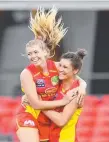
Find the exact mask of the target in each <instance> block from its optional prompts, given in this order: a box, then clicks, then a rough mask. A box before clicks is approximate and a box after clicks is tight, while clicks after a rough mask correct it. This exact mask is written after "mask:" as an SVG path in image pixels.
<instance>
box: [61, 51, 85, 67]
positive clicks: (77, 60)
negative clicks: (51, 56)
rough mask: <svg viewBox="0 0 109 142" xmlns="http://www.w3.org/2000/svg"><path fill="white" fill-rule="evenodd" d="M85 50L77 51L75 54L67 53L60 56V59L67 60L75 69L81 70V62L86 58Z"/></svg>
mask: <svg viewBox="0 0 109 142" xmlns="http://www.w3.org/2000/svg"><path fill="white" fill-rule="evenodd" d="M86 54H87V52H86V50H85V49H79V50H78V51H77V52H67V53H65V54H63V55H62V56H61V59H63V58H64V59H69V60H70V61H71V63H72V66H73V67H74V68H75V69H79V70H80V69H81V67H82V60H83V58H84V57H85V56H86Z"/></svg>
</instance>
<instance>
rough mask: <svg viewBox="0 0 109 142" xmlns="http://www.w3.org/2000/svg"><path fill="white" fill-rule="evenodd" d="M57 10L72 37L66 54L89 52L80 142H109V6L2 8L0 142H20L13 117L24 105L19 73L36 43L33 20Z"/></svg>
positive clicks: (10, 5)
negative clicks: (46, 11) (29, 45)
mask: <svg viewBox="0 0 109 142" xmlns="http://www.w3.org/2000/svg"><path fill="white" fill-rule="evenodd" d="M53 5H55V6H56V7H57V8H59V16H60V15H62V17H63V21H64V23H65V27H69V31H68V33H67V34H66V36H65V37H64V39H63V40H62V41H61V43H60V47H59V48H58V51H57V56H56V58H57V60H58V59H59V56H60V55H61V54H62V53H63V52H67V51H76V50H77V49H78V48H85V49H86V50H87V51H88V55H87V57H86V59H85V60H84V65H83V69H82V71H81V73H80V76H81V77H82V78H83V79H84V80H86V82H87V84H88V87H87V92H88V95H87V96H86V99H85V105H84V110H83V113H82V115H81V117H80V120H79V122H78V126H77V135H78V142H109V95H108V94H109V63H108V62H109V10H107V9H109V5H108V3H102V2H100V3H97V1H96V3H93V2H91V3H90V2H87V1H85V2H82V1H78V0H77V1H75V2H74V1H73V0H72V1H69V2H68V1H62V0H61V1H46V0H45V1H42V0H40V1H37V2H35V1H31V2H26V1H22V2H20V1H19V2H18V1H17V2H14V1H12V2H6V1H4V2H0V9H1V10H0V142H17V141H18V140H17V139H16V136H15V125H14V116H15V113H16V110H17V107H18V106H19V104H20V98H21V95H22V93H21V90H20V80H19V75H20V72H21V71H22V70H23V69H24V68H25V66H26V65H27V64H28V60H27V58H26V57H23V56H22V54H24V53H25V45H26V43H27V42H28V41H29V40H31V39H33V38H34V36H33V33H32V32H31V31H30V30H29V28H28V25H29V14H30V11H31V10H36V9H37V7H38V6H43V7H45V8H51V7H52V6H53Z"/></svg>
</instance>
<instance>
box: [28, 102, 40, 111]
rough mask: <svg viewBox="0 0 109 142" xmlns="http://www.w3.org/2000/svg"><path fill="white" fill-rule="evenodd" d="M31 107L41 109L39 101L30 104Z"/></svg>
mask: <svg viewBox="0 0 109 142" xmlns="http://www.w3.org/2000/svg"><path fill="white" fill-rule="evenodd" d="M30 105H31V106H32V107H33V108H34V109H40V106H39V100H38V101H37V102H33V101H31V102H30Z"/></svg>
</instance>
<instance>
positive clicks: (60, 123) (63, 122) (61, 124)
mask: <svg viewBox="0 0 109 142" xmlns="http://www.w3.org/2000/svg"><path fill="white" fill-rule="evenodd" d="M65 124H66V122H65V121H64V120H61V121H59V122H58V123H57V125H58V126H59V127H63V126H65Z"/></svg>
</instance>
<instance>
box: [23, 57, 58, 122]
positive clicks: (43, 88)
mask: <svg viewBox="0 0 109 142" xmlns="http://www.w3.org/2000/svg"><path fill="white" fill-rule="evenodd" d="M47 67H48V71H49V74H48V75H44V74H43V73H42V70H41V68H40V67H36V66H35V65H33V64H31V65H29V66H28V67H27V68H26V69H28V70H29V71H30V72H31V74H32V77H33V80H34V82H35V84H36V90H37V93H38V95H40V96H41V98H42V100H45V101H50V100H54V97H55V95H56V92H57V90H58V86H59V78H58V71H57V69H56V66H55V63H54V62H53V61H51V60H47ZM24 92H25V91H24ZM25 112H29V113H31V114H32V115H33V116H34V117H35V118H37V119H38V121H39V122H44V123H48V122H49V119H48V118H47V117H46V116H45V115H44V114H43V113H41V112H40V110H35V109H33V108H32V107H31V106H29V105H27V106H26V109H25ZM39 116H40V117H39Z"/></svg>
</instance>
